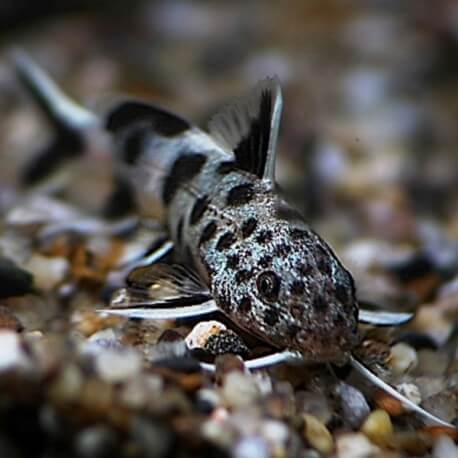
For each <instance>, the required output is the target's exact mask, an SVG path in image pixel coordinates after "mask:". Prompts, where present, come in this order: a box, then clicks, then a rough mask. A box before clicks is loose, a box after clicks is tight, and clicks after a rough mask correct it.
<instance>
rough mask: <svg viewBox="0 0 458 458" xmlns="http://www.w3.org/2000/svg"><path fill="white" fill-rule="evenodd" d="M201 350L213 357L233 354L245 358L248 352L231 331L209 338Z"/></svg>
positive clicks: (224, 331)
mask: <svg viewBox="0 0 458 458" xmlns="http://www.w3.org/2000/svg"><path fill="white" fill-rule="evenodd" d="M203 349H204V350H205V351H206V352H208V353H209V354H211V355H214V356H218V355H225V354H228V353H233V354H234V355H240V356H242V357H246V356H248V354H249V352H250V351H249V349H248V347H247V346H246V345H245V343H244V342H243V340H242V339H241V337H240V336H239V335H238V334H236V333H235V332H234V331H232V330H231V329H226V330H221V331H220V332H219V333H218V334H213V335H211V336H209V337H208V339H207V341H206V343H205V346H204V347H203Z"/></svg>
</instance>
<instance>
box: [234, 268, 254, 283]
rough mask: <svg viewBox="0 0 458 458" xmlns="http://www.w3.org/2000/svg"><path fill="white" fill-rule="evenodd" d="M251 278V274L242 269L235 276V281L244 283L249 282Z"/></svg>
mask: <svg viewBox="0 0 458 458" xmlns="http://www.w3.org/2000/svg"><path fill="white" fill-rule="evenodd" d="M250 277H251V272H250V271H249V270H247V269H240V270H238V271H237V272H236V274H235V281H236V282H237V283H242V282H245V281H247V280H249V279H250Z"/></svg>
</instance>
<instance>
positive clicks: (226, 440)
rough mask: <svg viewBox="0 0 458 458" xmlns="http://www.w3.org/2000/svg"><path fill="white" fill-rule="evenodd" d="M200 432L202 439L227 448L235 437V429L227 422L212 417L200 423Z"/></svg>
mask: <svg viewBox="0 0 458 458" xmlns="http://www.w3.org/2000/svg"><path fill="white" fill-rule="evenodd" d="M201 434H202V437H203V438H204V439H207V440H208V441H210V442H212V443H214V444H216V445H218V446H219V447H223V448H229V447H230V446H231V445H232V444H233V442H234V439H235V431H234V430H233V429H232V428H231V427H230V425H229V424H228V422H226V421H220V420H214V419H210V420H207V421H205V422H204V423H203V424H202V427H201ZM241 456H243V455H241ZM267 456H268V455H267Z"/></svg>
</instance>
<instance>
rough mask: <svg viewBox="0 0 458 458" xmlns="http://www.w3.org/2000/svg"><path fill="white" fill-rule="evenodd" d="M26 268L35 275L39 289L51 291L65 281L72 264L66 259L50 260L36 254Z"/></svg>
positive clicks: (55, 258)
mask: <svg viewBox="0 0 458 458" xmlns="http://www.w3.org/2000/svg"><path fill="white" fill-rule="evenodd" d="M25 267H26V269H27V270H28V271H30V272H31V273H32V274H33V276H34V279H35V286H36V287H37V288H38V289H41V290H43V291H51V290H53V289H54V288H55V287H56V286H57V285H58V284H59V283H61V282H62V281H63V280H64V279H65V276H66V275H67V274H68V272H69V268H70V264H69V262H68V261H67V259H65V258H58V257H54V258H48V257H46V256H41V255H39V254H34V255H33V256H32V257H31V258H30V259H29V261H28V262H27V264H26V266H25Z"/></svg>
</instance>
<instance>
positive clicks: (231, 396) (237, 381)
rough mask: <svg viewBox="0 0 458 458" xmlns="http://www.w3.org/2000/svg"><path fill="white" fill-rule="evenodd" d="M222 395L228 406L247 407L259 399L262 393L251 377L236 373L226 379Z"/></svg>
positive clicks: (228, 375) (231, 373)
mask: <svg viewBox="0 0 458 458" xmlns="http://www.w3.org/2000/svg"><path fill="white" fill-rule="evenodd" d="M221 394H222V396H223V399H224V401H225V402H226V404H227V405H228V406H231V407H245V406H246V405H249V404H252V403H253V402H255V401H257V400H258V399H259V396H260V391H259V387H258V385H257V383H256V381H255V380H254V379H253V378H252V377H251V376H249V375H245V374H242V373H241V372H236V371H234V372H230V373H229V374H227V375H226V377H225V378H224V383H223V387H222V392H221Z"/></svg>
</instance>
